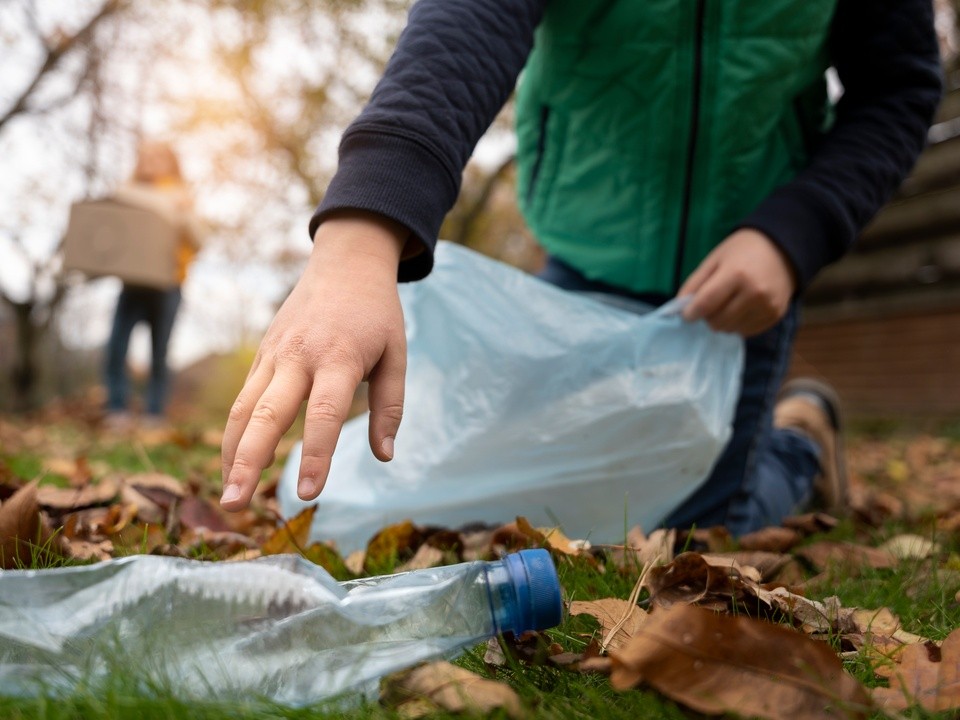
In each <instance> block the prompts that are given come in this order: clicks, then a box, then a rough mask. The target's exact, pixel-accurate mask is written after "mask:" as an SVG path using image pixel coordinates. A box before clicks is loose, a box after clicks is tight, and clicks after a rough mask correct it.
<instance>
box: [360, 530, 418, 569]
mask: <svg viewBox="0 0 960 720" xmlns="http://www.w3.org/2000/svg"><path fill="white" fill-rule="evenodd" d="M422 544H423V530H422V529H421V528H419V527H417V526H416V525H414V524H413V522H411V521H410V520H404V521H403V522H399V523H396V524H394V525H389V526H388V527H385V528H384V529H383V530H381V531H380V532H378V533H377V534H376V535H374V536H373V537H372V538H370V542H368V543H367V553H366V557H365V558H364V561H363V567H364V569H365V570H366V571H367V572H383V571H384V568H387V567H390V568H392V567H394V566H395V565H396V564H398V563H403V562H406V561H407V560H409V559H410V558H412V557H413V556H414V555H415V554H416V552H417V550H418V549H419V548H420V545H422Z"/></svg>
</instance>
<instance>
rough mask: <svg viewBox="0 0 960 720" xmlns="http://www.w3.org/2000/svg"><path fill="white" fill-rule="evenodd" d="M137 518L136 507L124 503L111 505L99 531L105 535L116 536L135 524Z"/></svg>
mask: <svg viewBox="0 0 960 720" xmlns="http://www.w3.org/2000/svg"><path fill="white" fill-rule="evenodd" d="M136 516H137V506H136V505H124V504H123V503H117V504H115V505H111V506H110V507H109V508H108V509H107V514H106V515H104V517H103V519H102V521H101V524H100V528H99V531H100V532H101V533H103V534H104V535H116V534H117V533H119V532H120V531H122V530H123V529H124V528H125V527H127V526H128V525H129V524H130V523H131V522H133V520H134V518H136Z"/></svg>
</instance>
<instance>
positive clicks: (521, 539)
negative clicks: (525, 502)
mask: <svg viewBox="0 0 960 720" xmlns="http://www.w3.org/2000/svg"><path fill="white" fill-rule="evenodd" d="M528 525H529V523H528ZM538 535H539V533H538ZM482 539H483V538H482V536H481V540H482ZM542 539H543V538H542V537H539V538H537V537H531V536H530V535H527V534H525V533H524V532H523V531H521V530H520V528H519V527H518V526H517V523H515V522H512V523H507V524H506V525H501V526H500V527H498V528H497V529H496V530H494V531H493V534H492V535H490V537H489V545H488V547H489V546H493V545H502V546H503V547H504V548H506V549H507V550H523V549H524V548H529V547H534V546H535V545H536V544H537V542H539V541H540V540H542Z"/></svg>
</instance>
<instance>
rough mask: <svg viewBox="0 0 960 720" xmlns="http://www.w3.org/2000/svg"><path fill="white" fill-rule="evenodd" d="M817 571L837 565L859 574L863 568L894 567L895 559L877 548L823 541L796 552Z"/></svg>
mask: <svg viewBox="0 0 960 720" xmlns="http://www.w3.org/2000/svg"><path fill="white" fill-rule="evenodd" d="M795 554H796V555H798V556H800V557H802V558H803V559H804V560H806V561H807V562H808V563H810V564H811V565H813V566H814V567H815V568H816V569H817V570H825V569H827V568H828V567H829V566H831V565H839V566H840V567H841V568H843V569H845V570H848V571H850V572H859V571H860V570H862V569H863V568H865V567H866V568H873V569H875V570H880V569H886V568H892V567H896V565H897V561H896V559H895V558H894V557H893V556H892V555H890V553H887V552H884V551H883V550H880V549H878V548H872V547H867V546H866V545H856V544H854V543H849V542H835V541H832V540H823V541H821V542H818V543H814V544H813V545H807V546H806V547H802V548H800V549H799V550H797V551H796V553H795Z"/></svg>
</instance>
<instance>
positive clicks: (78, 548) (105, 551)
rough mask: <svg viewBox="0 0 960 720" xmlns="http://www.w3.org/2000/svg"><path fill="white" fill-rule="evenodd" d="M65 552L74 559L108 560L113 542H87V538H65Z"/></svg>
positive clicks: (110, 556)
mask: <svg viewBox="0 0 960 720" xmlns="http://www.w3.org/2000/svg"><path fill="white" fill-rule="evenodd" d="M64 549H65V551H66V554H67V555H69V556H70V557H71V558H73V559H74V560H96V561H100V560H110V559H111V558H112V557H113V543H112V542H110V541H109V540H101V541H100V542H88V541H87V540H66V541H65V542H64Z"/></svg>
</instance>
